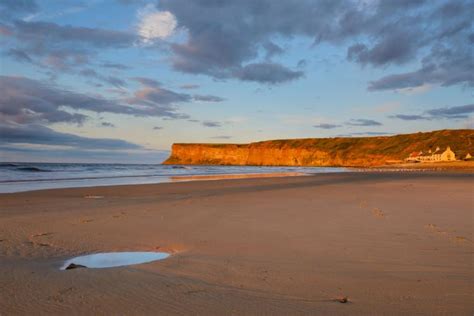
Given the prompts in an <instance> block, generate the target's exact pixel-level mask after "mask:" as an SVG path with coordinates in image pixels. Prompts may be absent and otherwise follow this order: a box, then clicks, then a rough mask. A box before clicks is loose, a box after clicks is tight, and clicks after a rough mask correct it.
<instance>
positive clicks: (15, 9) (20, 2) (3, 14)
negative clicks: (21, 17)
mask: <svg viewBox="0 0 474 316" xmlns="http://www.w3.org/2000/svg"><path fill="white" fill-rule="evenodd" d="M37 10H38V4H37V3H36V1H34V0H2V1H0V18H1V19H6V20H9V19H12V18H14V17H16V16H18V14H25V13H33V12H36V11H37Z"/></svg>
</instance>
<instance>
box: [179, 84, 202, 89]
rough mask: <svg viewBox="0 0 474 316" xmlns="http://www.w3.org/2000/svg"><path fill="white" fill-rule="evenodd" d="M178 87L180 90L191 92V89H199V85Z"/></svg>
mask: <svg viewBox="0 0 474 316" xmlns="http://www.w3.org/2000/svg"><path fill="white" fill-rule="evenodd" d="M179 87H180V88H181V89H185V90H191V89H198V88H199V87H200V85H198V84H183V85H181V86H179Z"/></svg>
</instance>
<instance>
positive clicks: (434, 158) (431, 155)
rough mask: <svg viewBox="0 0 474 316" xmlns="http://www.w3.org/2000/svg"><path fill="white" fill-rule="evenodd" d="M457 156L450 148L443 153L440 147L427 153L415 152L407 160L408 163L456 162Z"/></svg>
mask: <svg viewBox="0 0 474 316" xmlns="http://www.w3.org/2000/svg"><path fill="white" fill-rule="evenodd" d="M455 160H456V154H455V153H454V152H453V151H452V150H451V148H450V147H449V146H448V147H447V148H446V150H445V151H442V150H441V149H440V148H439V147H436V150H435V151H431V149H430V150H429V151H428V152H427V153H423V152H422V151H419V152H413V153H411V154H410V156H409V157H408V158H406V159H405V161H406V162H438V161H455Z"/></svg>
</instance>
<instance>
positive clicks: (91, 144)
mask: <svg viewBox="0 0 474 316" xmlns="http://www.w3.org/2000/svg"><path fill="white" fill-rule="evenodd" d="M0 135H1V137H0V143H1V144H40V145H53V146H69V147H73V148H81V149H100V150H124V149H130V150H133V149H142V148H143V147H142V146H140V145H137V144H133V143H130V142H127V141H124V140H119V139H109V138H87V137H81V136H77V135H73V134H68V133H60V132H56V131H54V130H52V129H50V128H48V127H45V126H40V125H34V124H33V125H19V124H0Z"/></svg>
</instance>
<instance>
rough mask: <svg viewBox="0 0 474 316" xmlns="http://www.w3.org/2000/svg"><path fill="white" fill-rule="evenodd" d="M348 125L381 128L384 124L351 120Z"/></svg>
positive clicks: (365, 120) (366, 120)
mask: <svg viewBox="0 0 474 316" xmlns="http://www.w3.org/2000/svg"><path fill="white" fill-rule="evenodd" d="M346 125H350V126H381V125H382V123H380V122H377V121H374V120H368V119H351V120H350V121H349V122H347V123H346Z"/></svg>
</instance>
